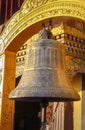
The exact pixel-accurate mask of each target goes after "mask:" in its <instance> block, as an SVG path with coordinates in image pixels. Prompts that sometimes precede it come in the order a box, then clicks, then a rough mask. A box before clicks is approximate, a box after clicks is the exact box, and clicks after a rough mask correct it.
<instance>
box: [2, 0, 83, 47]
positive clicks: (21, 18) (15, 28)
mask: <svg viewBox="0 0 85 130" xmlns="http://www.w3.org/2000/svg"><path fill="white" fill-rule="evenodd" d="M77 1H78V2H77ZM25 2H26V1H25ZM25 2H24V4H23V6H22V7H21V9H20V10H19V11H18V12H17V13H15V14H14V15H13V16H12V18H11V19H10V20H9V21H8V23H7V25H6V27H5V29H4V30H3V32H2V34H1V36H0V39H1V38H2V39H3V40H4V43H5V48H4V49H6V48H7V46H9V44H10V43H11V42H12V40H13V39H14V38H15V37H16V36H17V35H18V34H19V33H21V32H22V31H23V30H25V29H26V28H28V27H29V26H31V25H33V24H34V23H36V22H39V21H42V20H44V19H48V18H52V17H57V16H71V17H75V18H80V19H82V20H85V2H80V1H79V0H76V1H75V2H74V1H73V0H70V1H63V0H61V1H57V0H53V1H52V0H48V2H47V3H45V4H43V5H40V6H39V5H38V6H37V7H35V8H33V9H32V11H31V10H29V11H27V10H28V6H26V5H25V4H26V3H25ZM27 2H28V1H27Z"/></svg>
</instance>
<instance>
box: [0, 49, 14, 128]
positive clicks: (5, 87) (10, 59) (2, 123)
mask: <svg viewBox="0 0 85 130" xmlns="http://www.w3.org/2000/svg"><path fill="white" fill-rule="evenodd" d="M15 59H16V53H14V52H10V51H6V52H5V54H4V68H3V69H4V70H3V77H2V79H3V84H2V92H1V113H0V114H1V120H0V130H13V121H14V119H13V118H14V102H13V101H11V100H9V98H8V97H9V93H10V92H11V91H12V90H13V89H14V87H15V63H16V62H15V61H16V60H15Z"/></svg>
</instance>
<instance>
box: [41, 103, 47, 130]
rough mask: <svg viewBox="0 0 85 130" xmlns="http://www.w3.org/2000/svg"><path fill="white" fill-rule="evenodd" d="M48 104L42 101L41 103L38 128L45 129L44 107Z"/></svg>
mask: <svg viewBox="0 0 85 130" xmlns="http://www.w3.org/2000/svg"><path fill="white" fill-rule="evenodd" d="M47 106H48V102H46V101H44V102H42V103H41V112H42V114H41V129H40V130H46V124H47V123H46V108H47Z"/></svg>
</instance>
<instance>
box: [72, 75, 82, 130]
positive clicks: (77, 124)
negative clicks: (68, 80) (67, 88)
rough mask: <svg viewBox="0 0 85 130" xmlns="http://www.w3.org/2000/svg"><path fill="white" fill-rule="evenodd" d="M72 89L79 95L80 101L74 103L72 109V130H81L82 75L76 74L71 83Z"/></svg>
mask: <svg viewBox="0 0 85 130" xmlns="http://www.w3.org/2000/svg"><path fill="white" fill-rule="evenodd" d="M72 84H73V87H74V88H75V89H76V90H77V91H78V93H79V95H80V98H81V99H80V101H77V102H74V106H73V107H74V109H73V127H74V129H73V130H82V129H81V126H82V120H81V118H82V75H81V74H77V75H76V76H75V77H74V78H73V81H72Z"/></svg>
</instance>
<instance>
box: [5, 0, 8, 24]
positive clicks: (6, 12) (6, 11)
mask: <svg viewBox="0 0 85 130" xmlns="http://www.w3.org/2000/svg"><path fill="white" fill-rule="evenodd" d="M7 14H8V0H6V10H5V22H7V16H8V15H7Z"/></svg>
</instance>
